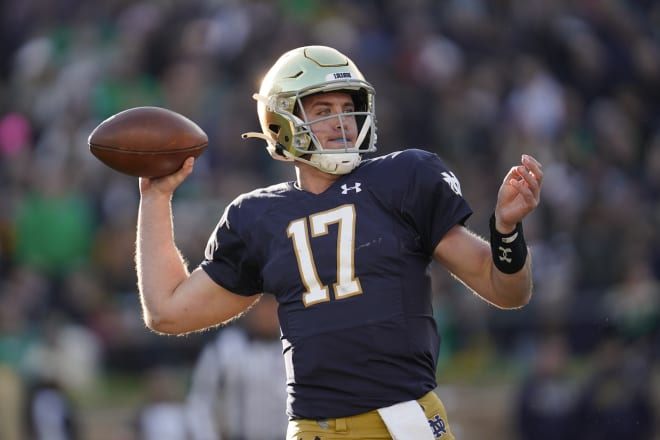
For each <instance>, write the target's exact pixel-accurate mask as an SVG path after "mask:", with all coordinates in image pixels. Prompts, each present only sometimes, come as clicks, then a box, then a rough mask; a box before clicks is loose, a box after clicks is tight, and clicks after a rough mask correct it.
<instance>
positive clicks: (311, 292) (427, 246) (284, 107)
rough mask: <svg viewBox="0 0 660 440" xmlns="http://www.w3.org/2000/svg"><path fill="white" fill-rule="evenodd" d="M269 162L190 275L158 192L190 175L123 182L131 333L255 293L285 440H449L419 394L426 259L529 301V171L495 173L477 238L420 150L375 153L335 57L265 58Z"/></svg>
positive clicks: (347, 76) (456, 194)
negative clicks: (129, 190)
mask: <svg viewBox="0 0 660 440" xmlns="http://www.w3.org/2000/svg"><path fill="white" fill-rule="evenodd" d="M254 97H255V99H256V100H257V109H258V117H259V121H260V124H261V132H259V133H247V134H246V135H244V136H246V137H250V136H256V137H258V138H261V139H263V140H265V141H266V144H267V150H268V152H269V153H270V155H271V156H272V157H273V158H275V159H278V160H283V161H290V162H292V163H293V165H294V168H295V172H296V176H295V180H293V181H290V182H284V183H279V184H275V185H272V186H270V187H267V188H261V189H256V190H254V191H252V192H250V193H247V194H243V195H240V196H238V197H237V198H236V199H235V200H234V201H233V202H232V203H231V204H229V205H228V206H227V207H226V209H225V211H224V213H223V215H222V217H221V218H220V220H219V223H218V224H217V227H216V228H215V230H214V231H213V232H212V234H211V236H210V239H209V242H208V245H207V248H206V252H205V259H204V260H203V262H202V263H201V264H200V265H199V267H197V268H195V269H194V270H193V271H192V272H191V273H189V272H188V270H187V267H186V263H185V261H184V259H183V258H182V256H181V254H180V252H179V251H178V250H177V247H176V244H175V241H174V236H173V228H172V214H171V198H172V194H173V192H174V191H175V189H176V188H177V187H178V185H180V184H181V182H182V181H183V180H184V179H185V178H186V177H187V176H188V175H189V174H190V173H191V172H192V170H193V159H192V158H189V159H188V160H187V161H186V162H185V164H184V166H183V167H182V169H181V170H179V171H178V172H176V173H175V174H172V175H170V176H166V177H164V178H160V179H154V180H150V179H146V178H142V179H140V191H141V199H140V210H139V217H138V230H137V249H136V264H137V275H138V284H139V290H140V295H141V300H142V306H143V312H144V319H145V322H146V325H147V326H148V327H149V328H151V329H153V330H154V331H157V332H162V333H168V334H182V333H186V332H191V331H195V330H199V329H203V328H207V327H210V326H216V325H218V324H222V323H225V322H227V321H229V320H232V319H234V318H235V317H236V316H238V315H240V314H241V313H242V312H244V311H245V310H246V309H248V308H249V307H250V306H251V305H252V304H254V302H255V301H258V300H259V298H260V296H261V295H264V294H268V295H274V296H275V297H276V299H277V301H278V315H279V320H280V327H281V334H282V336H281V339H282V345H283V353H284V359H285V364H286V371H287V377H286V387H287V391H288V402H287V406H288V409H287V412H288V416H289V419H290V422H289V429H288V434H287V438H288V439H291V440H293V439H295V440H316V439H319V440H331V439H337V438H341V439H364V438H374V439H375V438H383V439H389V438H394V439H416V440H419V439H433V438H436V439H443V440H449V439H453V438H454V437H453V434H452V432H451V429H450V425H449V423H448V420H447V415H446V413H445V409H444V406H443V404H442V402H441V400H440V398H439V396H438V395H437V394H436V393H435V391H434V390H435V388H436V379H435V372H436V361H437V358H438V346H439V335H438V331H437V328H436V325H435V320H434V317H433V310H432V307H431V289H430V280H429V276H428V274H427V267H428V265H429V264H430V263H431V261H432V260H433V259H435V260H437V261H438V262H440V263H441V264H443V265H444V266H445V267H446V268H447V269H448V270H449V271H450V272H451V273H452V274H453V275H454V276H455V277H456V278H458V279H459V280H460V281H461V282H463V283H464V284H465V285H466V286H468V287H469V288H470V289H472V290H473V291H474V292H475V293H477V294H478V295H480V296H481V297H482V298H483V299H484V300H486V301H488V302H490V303H492V304H494V305H496V306H498V307H501V308H518V307H521V306H523V305H525V304H526V303H527V302H528V301H529V299H530V296H531V291H532V279H531V262H530V255H529V254H528V249H527V246H526V244H525V238H524V235H523V230H522V225H521V221H522V220H523V218H524V217H525V216H526V215H527V214H529V213H530V212H531V211H533V210H534V209H535V208H536V206H537V205H538V203H539V197H540V190H541V182H542V176H543V174H542V169H541V165H540V164H539V163H538V162H537V161H536V160H535V159H534V158H533V157H531V156H529V155H523V156H522V159H521V163H520V164H519V165H515V166H513V167H512V168H511V169H510V170H509V172H508V173H507V175H506V176H505V178H504V181H503V183H502V185H501V187H500V189H499V192H498V196H497V204H496V206H495V209H494V213H493V215H492V217H491V223H490V228H491V229H490V241H486V240H484V239H482V238H480V237H479V236H477V235H476V234H474V233H473V232H471V231H470V230H469V229H468V228H467V227H466V225H465V222H466V220H467V218H468V217H469V216H470V215H471V213H472V211H471V209H470V207H469V205H468V203H467V202H466V200H465V199H464V198H463V196H462V194H461V188H460V183H459V180H458V178H457V176H456V175H455V174H454V173H452V171H451V170H450V169H448V168H447V166H446V165H445V163H443V161H442V160H441V159H440V158H439V157H438V156H437V155H436V154H433V153H430V152H427V151H422V150H417V149H409V150H404V151H400V152H396V153H393V154H387V155H383V156H380V157H375V158H363V155H364V154H366V153H371V152H373V151H374V150H375V145H376V117H375V114H374V107H375V100H374V97H375V92H374V89H373V87H372V86H371V85H370V84H369V83H368V82H367V81H366V80H365V78H364V77H363V75H362V73H361V72H360V71H359V70H358V68H357V67H356V65H355V64H354V63H353V62H352V61H351V60H350V59H348V58H347V57H346V56H345V55H343V54H342V53H340V52H338V51H337V50H335V49H333V48H329V47H324V46H307V47H300V48H297V49H294V50H292V51H289V52H287V53H285V54H284V55H282V56H281V57H280V59H279V60H277V62H276V63H275V64H274V65H273V66H272V68H271V69H270V70H269V71H268V73H267V75H266V76H265V78H264V80H263V82H262V84H261V88H260V90H259V93H258V94H255V95H254Z"/></svg>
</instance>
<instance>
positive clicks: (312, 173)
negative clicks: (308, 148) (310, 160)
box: [296, 162, 340, 194]
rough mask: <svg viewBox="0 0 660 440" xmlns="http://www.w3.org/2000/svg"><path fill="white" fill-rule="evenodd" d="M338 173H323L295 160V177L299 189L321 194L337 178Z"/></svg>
mask: <svg viewBox="0 0 660 440" xmlns="http://www.w3.org/2000/svg"><path fill="white" fill-rule="evenodd" d="M339 177H340V176H339V175H336V174H329V173H324V172H323V171H321V170H319V169H317V168H314V167H313V166H311V165H308V164H306V163H304V162H296V179H297V181H298V186H299V187H300V189H302V190H305V191H307V192H310V193H312V194H321V193H322V192H324V191H325V190H327V189H328V188H330V186H331V185H332V184H333V183H335V181H337V179H339Z"/></svg>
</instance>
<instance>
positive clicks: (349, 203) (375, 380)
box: [202, 150, 472, 419]
mask: <svg viewBox="0 0 660 440" xmlns="http://www.w3.org/2000/svg"><path fill="white" fill-rule="evenodd" d="M471 213H472V211H471V209H470V207H469V206H468V204H467V203H466V201H465V200H464V199H463V197H462V196H461V193H460V185H459V183H458V180H457V178H456V176H454V174H453V173H451V172H450V171H449V170H448V169H447V168H446V166H445V165H444V164H443V162H442V161H441V160H440V159H439V158H438V157H437V156H436V155H435V154H432V153H428V152H425V151H422V150H405V151H402V152H398V153H392V154H388V155H386V156H382V157H379V158H375V159H369V160H365V161H363V162H362V163H361V165H360V166H359V167H358V168H356V169H355V170H354V171H353V172H351V173H350V174H347V175H344V176H341V177H340V178H339V179H338V180H337V181H336V182H334V183H333V185H332V186H331V187H330V188H328V189H327V190H326V191H325V192H323V193H321V194H318V195H315V194H312V193H309V192H306V191H302V190H300V189H298V188H297V187H296V186H295V184H294V182H288V183H282V184H278V185H274V186H271V187H268V188H264V189H259V190H256V191H253V192H251V193H248V194H244V195H242V196H240V197H238V198H237V199H236V200H234V201H233V202H232V203H231V204H230V205H229V206H228V207H227V209H226V210H225V212H224V214H223V216H222V218H221V220H220V222H219V224H218V226H217V228H216V230H215V231H214V233H213V235H212V236H211V238H210V240H209V244H208V246H207V249H206V258H205V260H204V261H203V263H202V267H203V268H204V270H205V271H206V272H207V273H208V274H209V276H210V277H211V278H212V279H213V280H215V282H217V283H218V284H220V285H222V286H223V287H225V288H227V289H229V290H231V291H232V292H235V293H238V294H240V295H254V294H256V293H261V292H264V293H270V294H273V295H275V296H276V297H277V300H278V302H279V312H278V313H279V319H280V326H281V330H282V342H283V351H284V356H285V363H286V367H287V384H288V393H289V398H288V413H289V416H290V417H293V418H311V419H319V418H330V417H344V416H349V415H354V414H359V413H363V412H366V411H370V410H373V409H376V408H380V407H384V406H389V405H392V404H394V403H397V402H401V401H406V400H410V399H417V398H419V397H421V396H423V395H424V394H425V393H427V392H428V391H430V390H432V389H434V388H435V386H436V381H435V370H436V361H437V355H438V349H439V335H438V331H437V328H436V326H435V320H434V317H433V310H432V307H431V290H430V278H429V275H428V265H429V263H430V262H431V259H432V254H433V250H434V249H435V247H436V245H437V244H438V242H439V241H440V240H441V239H442V237H443V236H444V235H445V233H446V232H447V231H448V230H449V229H450V228H451V227H453V226H454V225H456V224H458V223H462V222H464V221H465V219H466V218H467V217H468V216H469V215H470V214H471Z"/></svg>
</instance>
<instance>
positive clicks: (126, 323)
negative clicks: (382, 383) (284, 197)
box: [0, 0, 660, 440]
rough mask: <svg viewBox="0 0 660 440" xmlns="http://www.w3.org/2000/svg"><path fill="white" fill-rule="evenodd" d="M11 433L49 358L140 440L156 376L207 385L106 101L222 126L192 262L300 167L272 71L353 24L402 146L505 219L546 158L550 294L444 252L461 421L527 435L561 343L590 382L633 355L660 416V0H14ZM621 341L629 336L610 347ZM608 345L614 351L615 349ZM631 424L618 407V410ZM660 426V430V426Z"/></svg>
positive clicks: (5, 383) (542, 283) (0, 117)
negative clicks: (271, 126) (160, 314)
mask: <svg viewBox="0 0 660 440" xmlns="http://www.w3.org/2000/svg"><path fill="white" fill-rule="evenodd" d="M0 8H1V15H0V169H1V171H0V263H1V264H0V394H2V396H1V397H0V402H2V404H1V405H0V438H2V439H9V440H14V439H18V438H21V437H20V435H19V436H16V435H17V434H16V430H17V429H18V428H17V425H18V424H19V423H20V422H21V420H22V417H23V416H22V413H21V412H20V411H21V400H20V399H21V397H22V398H23V399H24V398H25V397H26V393H25V389H26V388H25V387H26V386H28V385H30V384H31V383H33V382H34V380H35V379H37V378H48V379H53V380H56V381H57V382H58V383H59V384H60V385H61V386H62V387H63V389H64V390H65V392H66V393H67V394H68V395H69V396H71V398H72V402H73V405H74V411H75V412H76V414H77V418H78V420H79V421H80V424H81V429H82V431H83V433H84V435H83V438H88V439H93V440H95V439H98V440H105V439H113V440H116V439H120V438H122V439H125V438H130V431H131V426H130V425H131V420H132V419H133V417H134V416H135V413H136V411H138V409H139V408H140V407H141V405H143V404H144V403H145V402H146V401H147V399H148V387H147V383H148V380H147V379H146V375H147V374H148V372H149V371H152V370H153V368H154V367H160V366H165V367H167V368H168V371H171V372H173V375H171V376H168V377H169V380H171V381H172V382H171V383H170V385H168V386H166V387H165V388H166V389H168V390H170V391H171V392H172V394H173V396H174V398H177V396H178V397H180V396H182V395H183V394H184V393H185V388H186V381H187V372H188V370H189V368H190V365H191V363H192V362H193V360H194V358H195V357H196V355H197V353H198V351H199V349H200V347H201V344H203V343H204V341H205V340H207V339H208V337H209V334H208V333H206V334H196V335H192V336H189V337H182V338H181V337H179V338H174V337H162V336H156V335H154V334H151V333H149V332H148V331H147V330H145V329H144V326H143V324H142V322H141V317H140V311H139V304H138V299H137V296H136V289H135V278H134V272H133V241H134V235H135V231H134V225H135V216H136V207H137V201H138V193H137V182H136V181H135V179H132V178H129V177H125V176H121V175H118V174H117V173H114V172H112V171H110V170H108V169H106V168H104V167H103V166H102V165H101V164H100V163H99V162H98V161H96V159H94V158H93V157H92V156H91V155H90V154H89V152H88V150H87V145H86V138H87V136H88V134H89V133H90V131H91V129H92V128H93V127H94V126H95V125H96V124H98V123H99V122H100V121H101V120H103V119H104V118H106V117H108V116H110V115H112V114H114V113H116V112H118V111H120V110H123V109H126V108H129V107H134V106H139V105H159V106H163V107H167V108H170V109H173V110H175V111H178V112H180V113H183V114H185V115H186V116H188V117H190V118H191V119H193V120H195V121H197V122H198V123H199V124H200V125H201V126H202V127H203V128H204V129H205V130H206V131H207V133H208V134H209V138H210V148H209V149H208V150H207V152H206V153H205V154H204V155H203V156H202V158H201V159H200V160H199V161H198V164H197V167H196V169H195V173H194V174H193V175H192V176H191V177H190V178H189V180H188V181H187V182H186V183H185V184H184V186H183V187H182V188H180V190H179V191H178V193H177V195H176V197H175V201H174V211H175V227H176V229H177V231H179V233H178V236H177V238H178V244H179V246H180V248H181V249H182V251H183V253H184V255H185V256H186V257H187V258H188V260H189V261H190V263H191V265H194V264H196V263H197V262H198V261H199V259H200V258H201V253H202V250H203V246H204V243H205V241H206V239H207V235H208V233H209V232H210V230H211V228H212V227H213V226H214V224H215V222H216V221H217V218H218V217H219V215H220V213H221V211H222V209H223V208H224V205H225V204H226V203H227V202H228V201H229V200H231V199H232V198H233V197H234V196H235V195H237V194H238V193H240V192H242V191H245V190H248V189H251V188H253V187H255V186H261V185H265V184H269V183H272V182H274V181H276V180H281V179H290V178H291V169H290V168H289V167H287V166H286V165H282V164H280V163H277V162H275V161H272V160H271V159H270V158H269V157H268V155H267V154H266V153H265V151H264V150H263V145H261V143H260V142H257V141H242V140H241V139H240V134H241V133H243V132H245V131H249V130H254V129H256V128H258V123H257V119H256V115H255V103H254V101H252V99H251V94H252V93H253V92H254V91H256V90H257V88H258V83H259V80H260V78H261V75H263V73H264V70H265V69H266V68H267V67H268V66H269V64H270V63H271V62H272V61H273V60H275V59H276V57H277V56H279V54H281V53H282V52H284V51H285V50H288V49H290V48H293V47H296V46H299V45H304V44H326V45H331V46H334V47H336V48H338V49H339V50H341V51H343V52H345V53H347V54H348V55H349V56H351V58H353V59H354V61H356V63H357V64H358V65H359V66H360V68H361V70H362V71H363V73H364V74H365V76H366V77H367V78H368V80H369V81H370V82H371V83H372V84H373V85H374V86H375V87H376V90H377V94H378V95H377V101H376V109H377V115H378V128H379V131H378V136H379V142H378V146H379V150H380V152H390V151H394V150H397V149H400V148H404V147H421V148H427V149H430V150H433V151H437V152H438V153H439V154H440V155H441V156H443V157H444V158H445V159H446V160H447V161H448V162H449V163H450V164H451V166H452V167H453V169H454V170H455V172H456V174H457V175H458V176H459V178H460V179H461V182H462V189H463V194H464V195H465V196H466V197H467V199H468V200H469V201H470V202H471V204H472V206H473V208H474V209H475V211H476V215H475V216H474V217H473V218H472V219H471V221H470V226H471V227H472V228H474V229H475V230H476V231H478V232H479V233H481V234H486V232H487V219H488V216H489V215H490V212H491V210H492V208H493V205H494V201H495V197H496V191H497V188H498V186H499V183H500V182H499V181H500V179H501V176H503V175H504V173H505V172H506V170H507V169H508V167H509V166H510V165H511V164H513V163H516V162H517V161H518V158H519V155H520V154H521V152H523V151H524V152H529V153H531V154H533V155H535V156H536V157H538V158H539V159H540V160H541V162H542V163H543V164H544V172H545V178H544V189H543V195H542V204H541V206H540V207H539V209H538V210H537V211H536V212H535V213H534V214H533V215H532V216H531V217H530V218H529V219H528V220H527V223H526V231H527V232H526V234H527V236H528V241H529V243H530V245H531V246H532V247H533V252H534V258H535V262H534V277H535V283H536V293H535V296H534V298H533V300H532V302H531V304H530V305H529V306H528V307H527V308H525V309H524V310H522V311H516V312H503V311H499V310H496V309H494V308H493V307H489V306H487V305H486V304H484V303H483V302H480V301H479V300H477V299H475V298H474V297H473V296H472V295H470V294H466V292H465V290H464V289H463V288H462V287H461V286H460V285H459V284H458V283H455V282H454V281H452V280H450V278H449V277H448V276H447V274H446V273H444V272H443V271H442V270H441V269H438V268H435V269H434V275H435V289H436V293H437V294H436V302H437V316H438V323H439V325H440V327H441V328H442V331H443V334H444V336H445V339H444V345H443V349H442V358H441V362H440V366H439V371H438V373H439V382H440V384H441V390H442V392H443V393H444V394H443V398H444V400H445V401H446V403H447V406H448V409H449V413H450V414H451V416H452V424H453V425H454V426H455V429H456V430H457V431H458V433H460V434H461V435H460V437H459V438H463V439H473V438H498V439H500V438H502V439H504V438H516V434H515V432H516V426H517V425H516V423H517V422H518V420H517V412H516V408H517V398H518V396H519V391H520V389H521V387H522V384H523V380H524V378H525V377H527V375H528V373H529V372H531V371H533V370H534V369H535V368H538V361H539V359H541V356H539V353H540V352H542V348H543V347H545V346H546V345H545V342H546V341H547V340H549V339H550V340H553V341H557V340H559V341H561V343H562V344H565V345H563V347H565V348H566V353H567V356H568V357H567V359H566V363H565V364H563V367H562V368H565V369H566V371H567V372H568V377H569V379H570V380H571V381H573V382H575V383H578V384H584V383H588V381H589V379H590V378H591V377H593V376H594V375H595V374H596V372H597V370H598V368H599V367H601V366H602V365H603V363H604V362H613V363H615V364H618V365H619V366H620V367H621V369H622V370H625V371H627V372H632V374H627V375H623V376H622V378H621V382H620V383H618V385H620V387H621V388H622V389H628V388H629V387H633V388H634V386H633V385H631V384H630V383H628V382H626V381H627V380H628V379H629V378H631V377H632V378H634V379H636V380H638V381H640V380H641V381H642V382H643V384H644V385H643V386H642V388H644V389H645V390H646V391H648V392H649V393H650V399H651V401H652V402H653V404H654V405H655V411H656V412H655V417H654V418H655V419H657V415H658V407H659V406H658V392H657V390H658V389H659V388H658V375H659V374H658V370H659V368H658V357H657V356H658V349H659V348H660V337H659V328H660V323H659V322H660V284H659V279H660V4H659V3H658V2H655V1H651V0H639V1H615V0H609V1H606V0H603V1H598V0H595V1H594V0H578V1H564V0H557V1H551V0H534V1H530V0H497V1H484V0H470V1H444V2H436V1H430V0H428V1H425V0H398V1H395V0H391V1H382V2H381V1H375V0H374V1H361V2H350V1H335V2H322V1H320V0H280V1H265V0H263V1H258V0H250V1H231V0H194V1H175V0H170V1H146V0H145V1H119V0H117V1H110V0H99V1H95V2H84V1H79V0H5V1H3V2H2V3H0ZM608 356H609V357H608ZM604 359H608V360H607V361H606V360H604ZM618 422H620V421H617V420H615V421H613V422H612V423H618ZM656 435H657V434H656Z"/></svg>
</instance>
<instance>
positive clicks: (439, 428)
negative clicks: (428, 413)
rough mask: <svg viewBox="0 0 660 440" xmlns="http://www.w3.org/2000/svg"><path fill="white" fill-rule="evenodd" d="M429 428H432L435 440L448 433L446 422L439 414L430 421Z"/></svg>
mask: <svg viewBox="0 0 660 440" xmlns="http://www.w3.org/2000/svg"><path fill="white" fill-rule="evenodd" d="M429 426H430V427H431V431H433V436H434V437H435V438H440V437H442V435H443V434H446V433H447V426H446V425H445V421H444V420H442V418H441V417H440V416H439V415H437V414H436V415H435V417H433V418H432V419H429Z"/></svg>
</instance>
